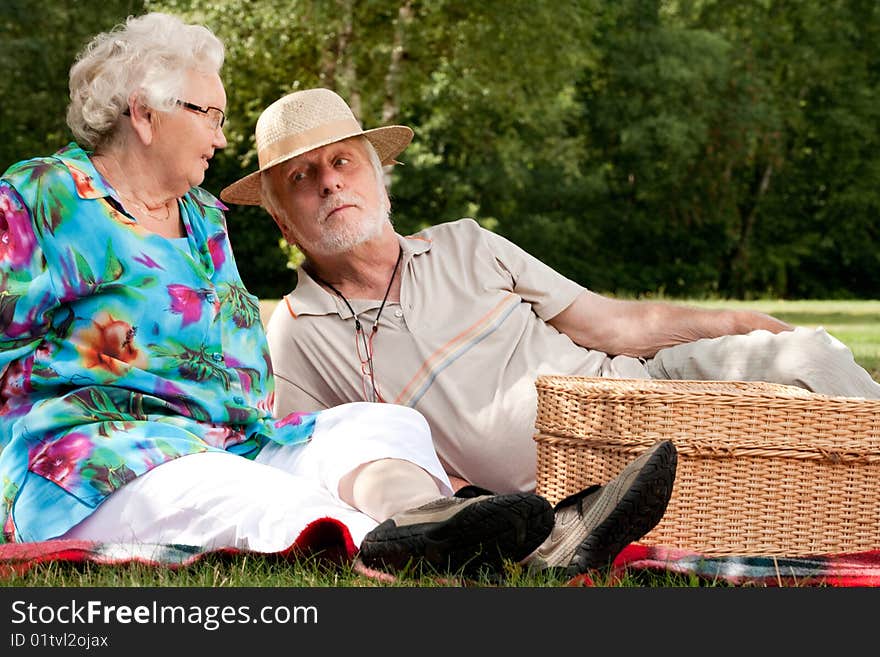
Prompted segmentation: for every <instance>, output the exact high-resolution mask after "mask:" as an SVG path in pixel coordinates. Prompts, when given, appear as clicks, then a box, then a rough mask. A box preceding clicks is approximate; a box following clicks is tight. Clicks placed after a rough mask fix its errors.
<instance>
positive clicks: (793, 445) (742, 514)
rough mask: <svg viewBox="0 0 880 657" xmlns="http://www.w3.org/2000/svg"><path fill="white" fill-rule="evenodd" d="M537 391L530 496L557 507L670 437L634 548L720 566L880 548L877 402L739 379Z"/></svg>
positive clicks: (549, 384) (541, 387) (554, 381)
mask: <svg viewBox="0 0 880 657" xmlns="http://www.w3.org/2000/svg"><path fill="white" fill-rule="evenodd" d="M536 386H537V392H538V415H537V421H536V429H537V433H536V435H535V441H536V442H537V448H538V463H537V492H538V493H539V494H541V495H544V496H545V497H546V498H548V499H549V500H550V501H551V502H552V503H555V502H557V501H559V500H560V499H562V498H563V497H565V496H567V495H569V494H571V493H574V492H577V491H578V490H580V489H582V488H584V487H585V486H587V485H590V484H593V483H602V482H605V481H608V480H610V479H612V478H613V477H614V476H616V475H617V473H618V472H619V471H620V470H621V469H622V468H623V467H624V466H625V465H626V464H627V463H629V461H631V460H632V459H633V458H634V457H635V456H637V455H638V454H640V453H641V452H643V451H644V450H645V449H647V448H648V447H649V446H651V445H652V444H654V443H655V442H656V441H657V440H663V439H670V440H672V441H673V443H674V444H675V446H676V448H677V450H678V467H677V473H676V478H675V484H674V486H673V492H672V498H671V499H670V501H669V506H668V507H667V509H666V513H665V515H664V516H663V519H662V520H661V521H660V523H659V524H658V525H657V526H656V527H655V528H654V529H653V530H651V531H650V532H649V533H648V534H647V535H646V536H644V537H643V538H642V539H641V540H640V542H641V543H643V544H646V545H658V546H659V545H662V546H665V547H670V548H679V549H683V550H690V551H695V552H699V553H701V554H705V555H715V556H721V555H764V556H771V555H772V556H791V557H794V556H805V555H820V554H832V553H852V552H862V551H867V550H875V549H878V548H880V400H865V399H855V398H847V397H831V396H826V395H819V394H815V393H811V392H808V391H805V390H802V389H801V388H795V387H791V386H781V385H775V384H769V383H758V382H742V381H659V380H638V379H604V378H590V377H574V376H541V377H539V378H538V380H537V382H536Z"/></svg>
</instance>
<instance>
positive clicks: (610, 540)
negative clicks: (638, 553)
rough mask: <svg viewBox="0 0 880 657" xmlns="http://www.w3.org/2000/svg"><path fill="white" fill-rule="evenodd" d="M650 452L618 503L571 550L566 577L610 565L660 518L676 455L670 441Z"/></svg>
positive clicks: (670, 485)
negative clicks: (573, 551)
mask: <svg viewBox="0 0 880 657" xmlns="http://www.w3.org/2000/svg"><path fill="white" fill-rule="evenodd" d="M653 449H654V452H653V454H651V455H650V456H649V457H648V459H647V460H646V461H645V462H644V463H643V464H642V465H641V466H640V467H639V470H638V472H637V474H636V475H635V477H634V478H633V480H632V483H631V484H630V485H629V488H628V489H627V491H626V493H624V494H623V496H622V497H621V499H620V501H619V502H618V503H617V504H616V505H615V506H614V507H613V508H612V509H611V511H610V512H609V513H608V515H607V516H606V517H605V518H604V519H603V520H602V521H601V522H600V523H599V524H598V525H597V526H596V527H595V529H593V531H592V532H591V533H590V534H589V536H587V538H586V539H584V541H583V542H582V543H581V544H580V545H579V546H578V548H577V549H576V550H575V553H574V557H573V558H572V560H571V562H570V563H569V565H568V567H567V568H566V575H568V576H570V577H574V576H575V575H579V574H581V573H584V572H586V571H588V570H593V569H597V568H604V567H606V566H609V565H611V562H612V561H613V560H614V559H615V557H617V555H618V554H620V551H621V550H623V548H625V547H626V546H627V545H629V544H630V543H632V542H633V541H636V540H638V539H640V538H641V537H642V536H644V535H645V534H647V533H648V532H649V531H651V530H652V529H653V528H654V527H655V526H656V525H657V523H659V522H660V520H661V518H663V514H664V513H665V512H666V506H667V504H668V503H669V498H670V497H671V496H672V486H673V482H674V481H675V469H676V466H677V464H678V453H677V451H676V449H675V446H674V445H673V444H672V442H671V441H664V442H663V443H660V444H659V445H658V446H657V447H654V448H653Z"/></svg>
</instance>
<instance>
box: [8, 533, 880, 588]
mask: <svg viewBox="0 0 880 657" xmlns="http://www.w3.org/2000/svg"><path fill="white" fill-rule="evenodd" d="M212 553H213V554H218V553H219V554H224V555H228V556H230V557H231V558H235V555H236V554H243V553H242V552H240V551H238V550H232V549H224V550H207V549H204V548H201V547H198V546H191V545H155V544H115V543H98V542H92V541H79V540H51V541H44V542H40V543H8V544H3V545H0V577H7V578H8V577H10V576H11V575H14V574H23V573H25V572H27V571H28V570H29V569H30V568H32V567H33V566H34V565H36V564H39V563H47V562H92V563H96V564H103V565H116V564H127V563H141V564H147V565H151V566H156V567H166V568H180V567H185V566H189V565H191V564H195V563H196V562H198V561H199V560H200V559H202V558H204V557H205V556H206V555H208V554H212ZM314 553H319V554H320V555H322V556H323V557H326V558H328V559H330V560H337V561H342V560H348V559H353V558H354V557H355V554H356V549H355V546H354V544H353V543H352V540H351V536H350V535H349V533H348V530H347V529H346V528H345V526H344V525H342V524H341V523H340V522H338V521H336V520H333V519H331V518H325V519H322V520H317V521H315V522H314V523H312V524H311V525H309V526H308V527H307V528H306V529H305V530H304V531H303V532H302V534H301V535H300V537H299V538H298V539H297V541H296V543H294V544H293V545H291V546H290V547H289V548H288V549H287V550H285V551H283V552H281V553H276V554H274V555H271V556H273V557H276V558H277V557H281V558H287V557H295V556H298V555H301V554H314ZM251 554H252V553H251ZM267 556H269V555H267ZM638 570H651V571H656V572H663V571H667V572H673V573H679V574H683V575H692V576H695V577H697V578H700V579H702V580H705V581H710V582H711V581H715V582H719V581H721V582H727V583H729V584H732V585H755V584H756V585H762V586H839V587H844V586H860V587H873V586H880V550H872V551H869V552H859V553H854V554H830V555H818V556H805V557H786V558H782V557H766V556H733V557H731V556H725V557H710V556H705V555H700V554H696V553H693V552H687V551H683V550H675V549H668V548H663V547H656V546H644V545H638V544H633V545H629V546H627V547H626V548H625V549H624V550H623V552H621V553H620V554H619V555H618V557H617V559H615V561H614V564H613V565H612V569H611V573H610V574H611V575H612V578H611V579H612V580H613V578H614V577H618V576H623V575H625V574H626V573H628V572H633V571H638ZM360 572H362V573H363V574H365V575H368V576H375V577H378V578H380V579H393V578H390V577H389V576H387V575H381V574H379V573H375V572H373V571H370V570H369V569H365V568H361V569H360ZM568 584H569V585H571V586H584V585H587V586H590V585H592V584H593V581H592V579H591V578H590V576H589V575H581V576H578V577H575V578H574V579H572V580H571V581H570V582H568Z"/></svg>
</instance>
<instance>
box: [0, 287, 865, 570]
mask: <svg viewBox="0 0 880 657" xmlns="http://www.w3.org/2000/svg"><path fill="white" fill-rule="evenodd" d="M276 303H277V302H275V301H266V302H263V305H262V307H261V315H262V317H263V319H264V321H265V320H266V319H268V317H269V314H270V312H271V310H272V308H273V307H274V305H275V304H276ZM681 303H688V304H690V305H697V306H703V307H730V308H733V307H740V308H752V309H755V310H760V311H762V312H767V313H770V314H772V315H775V316H777V317H779V318H780V319H783V320H785V321H787V322H789V323H791V324H798V325H804V326H824V327H825V328H826V329H827V330H828V332H829V333H831V334H832V335H834V336H836V337H837V338H839V339H840V340H842V341H843V342H844V343H846V344H847V345H849V346H850V347H851V348H852V350H853V354H854V355H855V358H856V361H857V362H858V363H859V364H860V365H862V366H863V367H865V368H866V369H867V370H868V371H869V372H871V374H872V376H873V377H874V378H875V379H876V380H880V301H846V302H844V301H747V302H736V301H682V302H681ZM567 582H568V580H567V579H566V578H564V577H554V576H552V575H549V574H544V575H532V574H529V573H527V572H526V571H524V570H523V569H522V568H521V567H519V566H516V565H513V564H510V565H509V567H508V568H507V570H506V572H505V575H504V578H503V580H502V581H498V580H493V579H488V578H486V579H483V580H478V581H476V582H465V581H463V580H458V579H455V578H448V577H446V578H441V577H437V576H431V575H419V574H417V573H404V574H403V575H402V576H401V577H398V578H397V579H396V580H394V581H391V582H379V581H377V580H375V579H372V578H367V577H364V576H362V575H359V574H358V573H356V572H354V571H353V570H352V569H351V567H350V566H349V565H328V564H327V563H325V562H323V561H321V560H320V559H300V560H298V561H287V560H281V559H276V558H271V557H266V556H260V555H239V556H237V557H234V558H230V557H228V556H221V555H209V556H208V557H206V558H205V559H203V560H201V561H199V562H197V563H196V564H194V565H192V566H187V567H182V568H178V569H171V568H150V567H147V566H144V565H140V564H131V565H125V566H101V565H96V564H57V563H55V564H52V563H49V564H40V565H37V566H36V567H34V568H32V569H30V570H29V571H27V572H25V573H23V574H20V575H11V576H6V577H3V576H2V575H0V586H42V587H61V586H64V587H70V586H74V587H75V586H81V587H92V586H126V587H127V586H131V587H163V586H184V587H242V586H257V587H275V586H281V587H302V586H308V587H353V586H368V587H369V586H390V587H443V586H461V585H468V586H502V587H552V586H564V585H565V584H566V583H567ZM593 583H594V585H598V586H615V587H705V586H721V587H725V586H728V585H727V584H726V583H724V582H706V581H702V580H699V579H698V578H696V577H693V576H684V575H677V574H675V573H665V572H661V573H652V572H639V573H628V574H626V575H625V576H624V577H623V578H622V579H615V580H613V581H612V580H611V579H609V578H608V577H607V574H605V573H597V574H596V575H595V576H594V577H593Z"/></svg>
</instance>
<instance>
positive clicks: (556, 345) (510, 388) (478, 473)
mask: <svg viewBox="0 0 880 657" xmlns="http://www.w3.org/2000/svg"><path fill="white" fill-rule="evenodd" d="M399 239H400V243H401V246H402V248H403V260H402V262H401V267H402V280H401V291H400V303H388V304H387V305H386V307H385V309H384V310H383V311H382V315H381V317H380V319H379V329H378V333H377V334H376V336H375V338H374V341H373V361H374V367H375V377H376V381H377V384H378V387H379V389H380V391H381V393H382V396H383V397H384V398H385V400H386V401H388V402H393V403H397V404H404V405H407V406H411V407H413V408H415V409H417V410H419V411H421V412H422V413H423V414H424V415H425V417H426V418H427V419H428V422H429V424H430V426H431V431H432V433H433V438H434V444H435V446H436V449H437V453H438V455H439V456H440V460H441V462H442V463H443V466H444V467H445V468H446V471H447V472H448V473H449V474H451V475H454V476H458V477H462V478H464V479H466V480H468V481H470V482H471V483H474V484H477V485H479V486H483V487H485V488H489V489H491V490H494V491H497V492H505V491H511V490H531V489H533V488H534V486H535V442H534V440H533V434H534V427H535V415H536V410H537V393H536V391H535V386H534V382H535V378H536V377H537V376H538V375H540V374H580V375H588V376H596V375H598V374H599V373H600V371H601V369H602V366H603V365H602V364H603V361H605V360H606V359H607V357H606V356H605V354H604V353H601V352H596V351H590V350H587V349H583V348H581V347H578V346H577V345H575V344H574V343H573V342H572V341H571V340H570V339H569V338H568V337H567V336H565V335H563V334H561V333H559V332H558V331H557V330H556V329H554V328H553V327H552V326H550V325H549V324H546V323H545V321H544V320H547V319H550V318H552V317H554V316H555V315H557V314H558V313H559V312H561V311H562V310H564V309H565V308H566V307H567V306H569V305H570V304H571V303H572V302H573V301H574V300H575V298H576V297H577V296H578V295H579V294H580V293H581V292H582V291H583V290H584V288H583V287H581V286H580V285H578V284H577V283H575V282H573V281H571V280H569V279H568V278H566V277H564V276H562V275H560V274H558V273H557V272H555V271H553V270H552V269H551V268H550V267H548V266H546V265H545V264H543V263H542V262H540V261H539V260H537V259H536V258H534V257H533V256H531V255H529V254H528V253H526V252H525V251H523V250H522V249H520V248H519V247H517V246H516V245H514V244H513V243H512V242H510V241H508V240H506V239H505V238H503V237H501V236H499V235H497V234H495V233H492V232H491V231H488V230H486V229H483V228H482V227H480V226H479V224H477V223H476V222H475V221H473V220H472V219H461V220H459V221H455V222H450V223H445V224H440V225H437V226H432V227H430V228H427V229H425V230H423V231H421V232H419V233H417V234H415V235H413V236H411V237H402V236H400V237H399ZM349 302H350V303H351V304H352V307H353V308H354V310H355V312H356V313H358V315H359V317H360V319H361V322H362V324H363V327H364V330H365V331H367V332H368V333H369V330H370V327H372V324H373V320H374V319H375V317H376V313H377V311H378V309H379V305H380V303H381V300H379V299H375V300H362V299H349ZM267 334H268V338H269V347H270V350H271V355H272V363H273V367H274V370H275V374H276V393H275V394H276V397H275V409H276V414H277V415H279V416H281V415H286V414H288V413H290V412H292V411H297V410H299V411H308V410H315V409H322V408H328V407H331V406H336V405H338V404H342V403H345V402H352V401H364V393H363V382H362V376H361V364H360V360H359V359H358V352H357V350H356V348H355V322H354V318H353V317H352V314H351V312H350V311H349V309H348V308H347V307H346V305H345V304H344V303H343V302H342V300H341V299H339V298H338V297H336V296H335V295H333V294H332V293H330V292H328V291H326V290H325V289H324V288H322V287H321V286H320V285H318V284H317V283H316V282H315V281H314V280H313V279H312V278H311V277H310V276H309V275H308V274H307V273H306V272H304V271H303V270H302V269H300V270H299V271H298V282H297V286H296V289H295V290H294V291H293V292H291V293H290V294H288V295H287V296H286V297H285V298H284V299H282V301H281V303H279V304H278V306H277V308H276V309H275V311H274V313H273V315H272V317H271V319H270V321H269V325H268V329H267Z"/></svg>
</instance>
